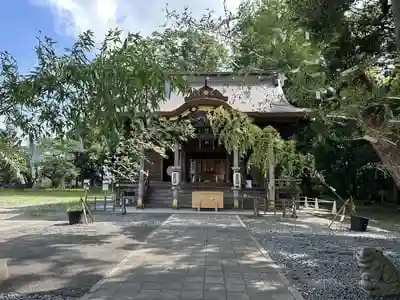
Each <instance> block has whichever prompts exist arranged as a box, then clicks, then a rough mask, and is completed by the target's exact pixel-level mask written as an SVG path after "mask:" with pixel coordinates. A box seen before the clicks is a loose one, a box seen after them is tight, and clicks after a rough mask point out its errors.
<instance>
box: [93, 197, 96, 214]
mask: <svg viewBox="0 0 400 300" xmlns="http://www.w3.org/2000/svg"><path fill="white" fill-rule="evenodd" d="M96 209H97V197H96V196H94V208H93V210H94V211H96Z"/></svg>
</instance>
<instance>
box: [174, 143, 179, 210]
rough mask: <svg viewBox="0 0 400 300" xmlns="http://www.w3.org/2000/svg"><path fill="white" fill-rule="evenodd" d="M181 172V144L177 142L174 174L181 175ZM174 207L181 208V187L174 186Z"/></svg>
mask: <svg viewBox="0 0 400 300" xmlns="http://www.w3.org/2000/svg"><path fill="white" fill-rule="evenodd" d="M180 171H181V170H180V160H179V143H178V142H176V143H175V151H174V172H178V173H179V175H180V174H181V172H180ZM179 177H180V176H179ZM172 207H173V208H179V185H173V186H172Z"/></svg>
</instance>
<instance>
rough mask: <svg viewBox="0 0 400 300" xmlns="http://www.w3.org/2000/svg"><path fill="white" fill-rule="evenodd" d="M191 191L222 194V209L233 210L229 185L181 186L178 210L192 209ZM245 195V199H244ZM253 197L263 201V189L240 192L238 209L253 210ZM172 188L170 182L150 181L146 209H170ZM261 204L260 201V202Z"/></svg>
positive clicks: (201, 184)
mask: <svg viewBox="0 0 400 300" xmlns="http://www.w3.org/2000/svg"><path fill="white" fill-rule="evenodd" d="M193 191H221V192H224V208H225V209H233V202H234V201H233V192H232V186H231V185H221V184H219V185H212V184H203V183H198V184H191V183H189V184H182V185H180V187H179V208H186V209H188V208H192V192H193ZM244 195H246V197H244ZM253 197H257V198H258V199H260V201H261V199H263V197H265V191H264V190H263V189H251V190H244V191H240V193H239V199H240V204H239V206H240V208H241V207H242V199H243V208H244V209H253V205H254V201H253ZM172 200H173V199H172V188H171V183H170V182H158V181H151V182H150V186H149V190H148V194H147V201H146V208H172ZM261 202H262V201H261Z"/></svg>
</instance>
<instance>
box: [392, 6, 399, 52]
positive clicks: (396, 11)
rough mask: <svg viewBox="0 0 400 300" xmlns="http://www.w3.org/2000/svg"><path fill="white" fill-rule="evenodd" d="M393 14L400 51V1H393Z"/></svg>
mask: <svg viewBox="0 0 400 300" xmlns="http://www.w3.org/2000/svg"><path fill="white" fill-rule="evenodd" d="M392 12H393V18H394V23H395V26H396V30H395V32H396V44H397V48H399V49H400V0H392Z"/></svg>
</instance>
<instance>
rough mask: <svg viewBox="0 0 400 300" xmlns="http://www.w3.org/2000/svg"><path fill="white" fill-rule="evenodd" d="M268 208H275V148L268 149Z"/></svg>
mask: <svg viewBox="0 0 400 300" xmlns="http://www.w3.org/2000/svg"><path fill="white" fill-rule="evenodd" d="M268 164H269V167H268V202H269V203H268V208H269V209H274V208H275V155H274V148H273V146H272V145H271V146H269V147H268Z"/></svg>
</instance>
